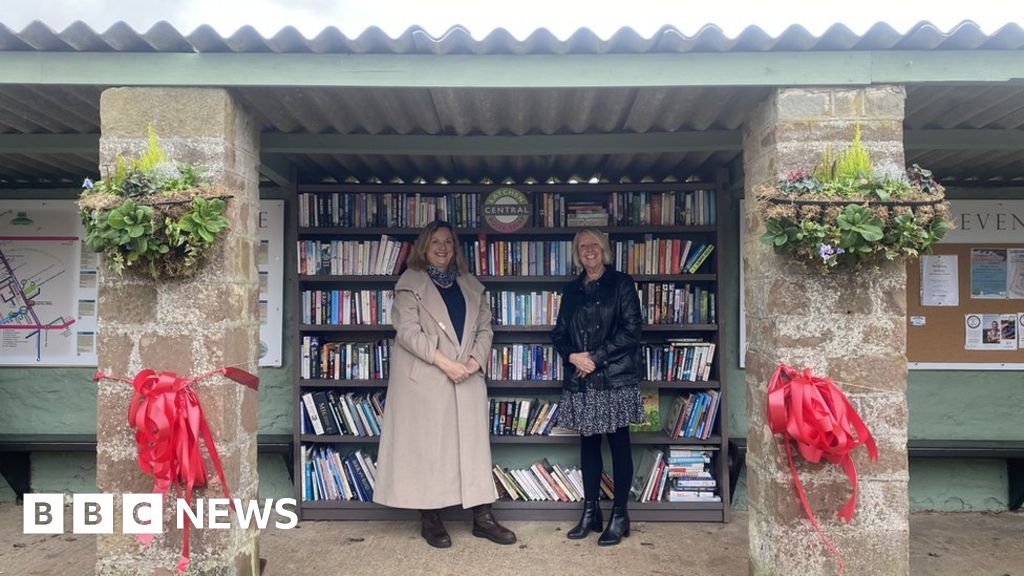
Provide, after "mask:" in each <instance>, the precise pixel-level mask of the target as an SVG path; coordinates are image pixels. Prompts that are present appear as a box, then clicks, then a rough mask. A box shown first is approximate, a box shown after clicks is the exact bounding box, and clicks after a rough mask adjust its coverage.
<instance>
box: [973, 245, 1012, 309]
mask: <svg viewBox="0 0 1024 576" xmlns="http://www.w3.org/2000/svg"><path fill="white" fill-rule="evenodd" d="M971 298H977V299H982V298H989V299H991V298H1006V249H1005V248H972V249H971Z"/></svg>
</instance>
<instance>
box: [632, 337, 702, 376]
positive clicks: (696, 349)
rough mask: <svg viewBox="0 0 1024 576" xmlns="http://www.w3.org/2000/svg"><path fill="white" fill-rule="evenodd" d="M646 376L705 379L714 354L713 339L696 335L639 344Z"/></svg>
mask: <svg viewBox="0 0 1024 576" xmlns="http://www.w3.org/2000/svg"><path fill="white" fill-rule="evenodd" d="M640 351H641V353H642V354H643V356H644V364H645V365H646V366H647V380H650V381H659V380H665V381H668V382H673V381H678V380H681V381H687V382H707V381H708V380H709V379H710V377H711V368H712V365H713V363H714V358H715V343H714V342H705V341H703V340H701V339H700V338H672V339H670V340H669V341H668V342H666V343H665V344H661V345H650V344H646V345H644V346H641V347H640Z"/></svg>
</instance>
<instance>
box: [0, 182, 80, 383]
mask: <svg viewBox="0 0 1024 576" xmlns="http://www.w3.org/2000/svg"><path fill="white" fill-rule="evenodd" d="M83 236H84V232H83V229H82V224H81V221H80V220H79V218H78V208H77V206H76V205H75V202H74V201H73V200H10V201H7V200H5V201H0V364H3V365H25V366H95V365H96V339H95V327H96V259H95V258H90V257H88V256H86V257H85V258H84V259H83V251H82V238H83Z"/></svg>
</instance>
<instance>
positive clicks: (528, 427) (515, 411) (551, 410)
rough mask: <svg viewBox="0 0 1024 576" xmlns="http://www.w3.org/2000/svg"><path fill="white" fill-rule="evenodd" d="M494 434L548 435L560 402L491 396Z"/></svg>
mask: <svg viewBox="0 0 1024 576" xmlns="http://www.w3.org/2000/svg"><path fill="white" fill-rule="evenodd" d="M488 403H489V405H488V414H490V415H491V434H492V435H494V436H547V435H548V434H550V433H551V430H552V428H553V427H554V425H555V414H557V413H558V402H551V401H549V400H538V399H536V398H533V399H526V398H490V399H489V400H488Z"/></svg>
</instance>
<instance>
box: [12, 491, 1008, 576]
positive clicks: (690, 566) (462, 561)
mask: <svg viewBox="0 0 1024 576" xmlns="http://www.w3.org/2000/svg"><path fill="white" fill-rule="evenodd" d="M21 514H22V508H21V506H17V505H14V504H0V575H3V576H15V575H17V576H35V575H39V576H42V575H59V576H80V575H81V576H85V575H88V574H93V572H94V562H95V560H96V545H95V538H93V537H89V536H83V535H72V534H63V535H52V536H47V535H26V534H22V516H21ZM746 520H747V515H746V513H745V512H737V513H735V514H734V519H733V521H732V522H731V523H729V524H690V523H687V524H666V523H634V525H633V532H632V534H631V536H630V537H629V538H627V539H625V540H624V541H623V544H621V545H619V546H614V547H609V548H598V546H597V541H596V537H594V536H591V537H590V538H589V539H588V540H585V541H582V542H579V541H570V540H566V538H565V531H566V530H567V529H568V528H569V525H568V524H563V523H556V522H510V523H509V524H508V525H509V527H511V528H512V529H514V530H515V531H516V532H517V534H518V536H519V543H518V544H516V545H513V546H498V545H495V544H492V543H490V542H488V541H486V540H481V539H478V538H474V537H473V536H472V535H471V534H470V533H469V523H468V521H462V522H449V523H448V529H449V532H450V533H451V535H452V540H453V545H452V547H451V548H450V549H447V550H435V549H433V548H430V547H429V546H427V545H426V543H425V542H423V541H422V540H421V539H420V536H419V528H418V526H417V525H416V524H415V523H413V522H303V523H301V524H300V525H299V527H298V528H297V529H294V530H273V529H271V530H267V531H265V532H264V533H263V535H262V536H261V539H260V546H261V556H263V557H264V558H266V559H267V561H268V564H267V570H266V572H265V574H267V575H268V576H279V575H285V576H299V575H307V574H308V575H323V576H334V575H345V576H359V575H372V576H387V575H391V574H395V575H398V574H401V575H418V574H430V575H475V574H486V575H496V576H497V575H506V574H508V575H513V574H514V575H517V576H530V575H534V574H537V575H543V576H551V575H552V574H558V575H559V576H575V575H579V576H604V575H607V576H633V575H643V576H658V575H666V576H667V575H672V576H685V575H722V576H733V575H737V576H742V575H745V574H747V522H746ZM68 525H69V526H70V524H68ZM910 526H911V533H910V559H911V574H913V575H914V576H953V575H956V576H963V575H968V576H1024V514H1022V513H1002V514H990V513H955V514H954V513H949V514H938V513H928V512H924V513H915V514H913V515H912V516H911V522H910ZM815 544H817V543H815ZM801 576H817V575H801ZM851 576H854V575H851Z"/></svg>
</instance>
